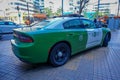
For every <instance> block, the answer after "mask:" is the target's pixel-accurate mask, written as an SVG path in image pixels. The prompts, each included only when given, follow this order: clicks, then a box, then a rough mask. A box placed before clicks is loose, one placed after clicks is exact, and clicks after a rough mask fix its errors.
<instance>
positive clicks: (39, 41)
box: [11, 28, 110, 63]
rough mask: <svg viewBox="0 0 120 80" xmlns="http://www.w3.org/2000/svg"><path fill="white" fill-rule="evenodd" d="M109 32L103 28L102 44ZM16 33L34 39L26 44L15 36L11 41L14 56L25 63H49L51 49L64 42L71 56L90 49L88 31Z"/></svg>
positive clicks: (23, 30) (21, 30)
mask: <svg viewBox="0 0 120 80" xmlns="http://www.w3.org/2000/svg"><path fill="white" fill-rule="evenodd" d="M108 32H110V30H109V29H107V28H102V33H103V36H102V40H101V43H100V44H102V43H103V40H104V37H105V35H106V34H107V33H108ZM14 33H18V34H20V35H26V36H28V37H30V38H32V39H33V42H31V43H25V42H21V41H20V40H19V39H18V38H17V37H16V36H15V35H14V39H12V40H11V44H12V50H13V52H14V54H15V55H16V56H17V57H18V58H19V59H20V60H22V61H25V62H30V63H43V62H47V60H48V58H49V54H50V51H51V49H52V48H53V47H54V46H55V45H56V44H58V43H60V42H64V43H66V44H68V45H69V47H70V49H71V55H74V54H76V53H78V52H80V51H83V50H86V49H88V48H86V44H87V40H88V33H87V30H86V29H41V28H40V29H39V28H21V29H15V30H14ZM100 44H99V45H100ZM89 48H91V47H89Z"/></svg>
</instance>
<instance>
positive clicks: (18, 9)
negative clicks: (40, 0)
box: [17, 6, 21, 24]
mask: <svg viewBox="0 0 120 80" xmlns="http://www.w3.org/2000/svg"><path fill="white" fill-rule="evenodd" d="M17 11H18V17H19V24H20V23H21V21H20V16H21V15H20V8H19V6H17Z"/></svg>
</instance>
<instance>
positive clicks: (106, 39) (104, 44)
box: [102, 34, 110, 47]
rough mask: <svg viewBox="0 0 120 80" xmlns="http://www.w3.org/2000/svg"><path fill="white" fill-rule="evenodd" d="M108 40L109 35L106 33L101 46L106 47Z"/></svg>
mask: <svg viewBox="0 0 120 80" xmlns="http://www.w3.org/2000/svg"><path fill="white" fill-rule="evenodd" d="M109 41H110V36H109V34H106V36H105V38H104V41H103V45H102V46H103V47H107V46H108V42H109Z"/></svg>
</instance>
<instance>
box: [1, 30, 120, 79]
mask: <svg viewBox="0 0 120 80" xmlns="http://www.w3.org/2000/svg"><path fill="white" fill-rule="evenodd" d="M10 39H12V35H11V34H9V35H4V36H3V39H2V40H0V80H119V79H120V68H119V67H120V31H113V32H112V39H111V41H110V43H109V46H108V47H96V48H94V49H90V50H87V51H85V52H82V53H79V54H77V55H75V56H73V57H72V58H71V59H70V60H69V61H68V62H67V63H66V64H65V65H63V66H60V67H52V66H51V65H49V64H47V63H43V64H38V65H30V64H26V63H24V62H21V61H20V60H19V59H18V58H16V57H15V56H14V54H13V52H12V50H11V44H10Z"/></svg>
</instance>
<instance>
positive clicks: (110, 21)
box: [108, 16, 114, 30]
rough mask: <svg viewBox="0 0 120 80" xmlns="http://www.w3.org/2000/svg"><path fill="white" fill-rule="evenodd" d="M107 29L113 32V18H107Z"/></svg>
mask: <svg viewBox="0 0 120 80" xmlns="http://www.w3.org/2000/svg"><path fill="white" fill-rule="evenodd" d="M108 28H110V29H111V30H114V18H113V17H111V16H110V17H109V20H108Z"/></svg>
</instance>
